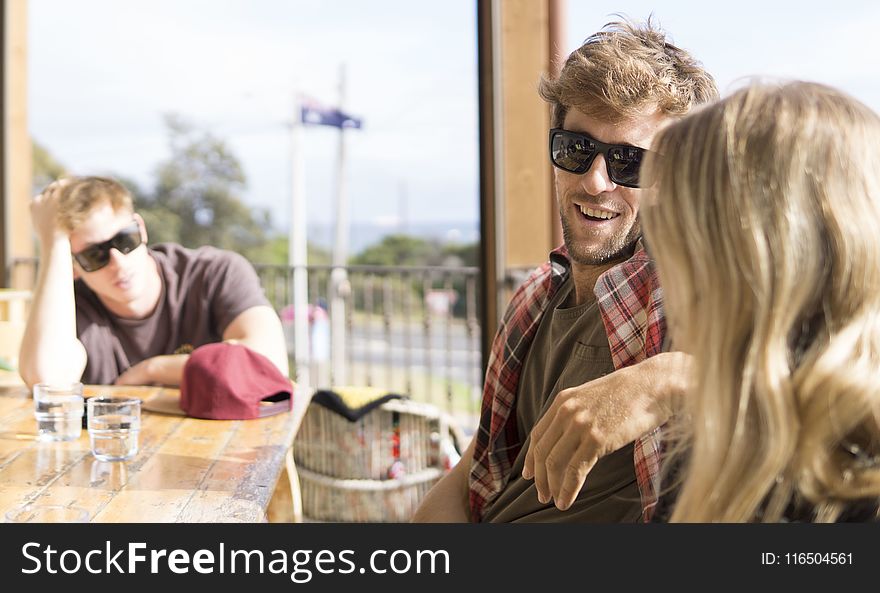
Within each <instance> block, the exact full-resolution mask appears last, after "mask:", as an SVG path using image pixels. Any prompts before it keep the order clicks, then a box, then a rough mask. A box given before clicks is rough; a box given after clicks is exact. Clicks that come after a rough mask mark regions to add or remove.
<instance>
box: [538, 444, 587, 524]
mask: <svg viewBox="0 0 880 593" xmlns="http://www.w3.org/2000/svg"><path fill="white" fill-rule="evenodd" d="M579 437H580V435H578V434H577V433H576V432H574V431H570V430H569V431H566V432H563V433H562V434H561V435H560V437H559V439H558V440H557V441H556V444H555V445H553V450H552V451H550V453H549V454H548V455H547V459H546V461H545V462H544V465H545V467H546V468H547V474H546V475H547V486H548V488H549V489H550V497H551V498H552V499H553V501H554V502H556V504H557V506H559V498H558V497H559V495H560V493H561V491H562V483H563V479H564V478H565V475H566V473H567V472H568V470H569V468H570V466H571V465H572V464H573V463H574V464H577V462H578V458H577V457H575V455H576V454H577V452H578V446H579V445H580V438H579Z"/></svg>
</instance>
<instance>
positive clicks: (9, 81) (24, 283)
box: [0, 0, 34, 288]
mask: <svg viewBox="0 0 880 593" xmlns="http://www.w3.org/2000/svg"><path fill="white" fill-rule="evenodd" d="M2 31H3V33H2V34H3V43H2V48H3V49H2V51H3V60H2V61H3V93H2V94H3V103H2V111H3V126H2V127H3V139H2V144H3V148H2V176H0V177H2V184H3V185H2V205H3V208H2V211H3V214H2V220H0V222H2V225H3V226H2V243H3V246H2V248H0V256H2V261H0V266H2V272H3V273H2V278H0V282H2V284H3V286H11V287H15V288H31V287H32V284H33V279H34V273H33V270H31V269H28V268H26V267H19V268H18V269H17V270H15V269H13V268H12V261H13V260H14V259H15V258H29V257H33V255H34V242H33V232H32V226H31V217H30V210H29V204H30V198H31V192H32V188H31V183H32V181H31V177H32V174H31V169H32V163H31V154H32V153H31V138H30V134H29V132H28V123H27V97H28V94H27V33H28V27H27V0H4V1H3V23H2Z"/></svg>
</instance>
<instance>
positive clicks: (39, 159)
mask: <svg viewBox="0 0 880 593" xmlns="http://www.w3.org/2000/svg"><path fill="white" fill-rule="evenodd" d="M31 147H32V148H31V158H32V162H33V177H32V179H33V184H34V191H35V192H39V191H40V190H42V189H43V188H44V187H46V186H47V185H49V184H50V183H52V182H53V181H55V180H56V179H59V178H61V177H64V175H66V174H67V173H66V171H65V169H64V165H62V164H61V163H59V162H58V161H56V160H55V157H53V156H52V155H51V154H50V153H49V151H48V150H46V148H45V147H44V146H43V145H42V144H40V143H39V142H37V141H36V140H32V141H31Z"/></svg>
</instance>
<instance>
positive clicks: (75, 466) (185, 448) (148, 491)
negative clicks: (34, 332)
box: [0, 386, 308, 523]
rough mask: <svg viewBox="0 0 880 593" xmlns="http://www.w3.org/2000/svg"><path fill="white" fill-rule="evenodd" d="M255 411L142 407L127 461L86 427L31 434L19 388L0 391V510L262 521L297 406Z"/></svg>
mask: <svg viewBox="0 0 880 593" xmlns="http://www.w3.org/2000/svg"><path fill="white" fill-rule="evenodd" d="M98 393H100V394H114V395H119V394H124V395H131V396H135V397H139V398H141V399H142V400H144V401H145V402H148V401H149V400H150V399H151V398H165V399H167V398H168V397H170V396H177V395H178V392H177V390H169V389H167V388H160V387H103V386H101V387H95V386H93V387H87V388H86V395H87V396H90V395H96V394H98ZM307 404H308V397H307V396H300V392H299V391H297V393H296V396H295V397H294V410H293V411H292V412H289V413H284V414H278V415H276V416H270V417H267V418H261V419H257V420H239V421H225V420H199V419H195V418H186V417H183V416H177V415H169V414H159V413H152V412H149V411H144V412H143V413H142V419H141V432H140V450H139V452H138V454H137V456H135V457H134V458H133V459H131V460H130V461H126V462H103V461H98V460H97V459H95V457H94V456H92V453H91V451H90V449H89V437H88V432H87V431H86V430H85V429H83V431H82V434H81V435H80V438H79V439H78V440H76V441H71V442H66V443H64V442H40V441H37V440H36V428H37V427H36V421H35V420H34V414H33V402H32V400H31V398H30V395H29V393H28V391H27V389H25V388H23V387H17V388H16V387H6V388H4V389H2V390H0V513H3V514H5V513H6V511H8V510H10V509H12V508H14V507H16V506H18V505H22V504H27V503H39V504H61V505H66V506H78V507H83V508H85V509H86V510H87V511H88V512H89V516H90V520H91V521H93V522H105V523H106V522H111V523H119V522H123V523H141V522H149V523H164V522H262V521H266V516H267V509H268V507H269V503H270V500H271V499H272V496H273V492H274V491H275V488H276V484H277V483H278V481H279V477H280V476H282V474H284V473H285V460H286V458H287V457H289V455H288V451H289V449H290V446H291V444H292V443H293V437H294V435H295V433H296V429H297V427H298V426H299V422H300V421H301V419H302V415H303V413H304V412H305V407H306V406H307Z"/></svg>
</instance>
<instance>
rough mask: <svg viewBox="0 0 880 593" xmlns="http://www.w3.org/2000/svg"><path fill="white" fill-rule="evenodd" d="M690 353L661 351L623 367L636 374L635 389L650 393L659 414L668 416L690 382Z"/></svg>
mask: <svg viewBox="0 0 880 593" xmlns="http://www.w3.org/2000/svg"><path fill="white" fill-rule="evenodd" d="M690 365H691V357H690V356H689V355H688V354H684V353H683V352H662V353H660V354H657V355H656V356H652V357H651V358H648V359H646V360H643V361H642V362H640V363H639V364H637V365H634V366H632V367H628V369H625V370H627V371H629V372H631V373H635V374H636V375H637V376H636V377H635V379H634V381H635V382H636V384H637V385H639V387H637V390H638V391H641V392H642V393H645V394H650V396H651V397H653V399H654V401H655V403H656V406H657V407H658V408H659V409H660V410H661V413H660V414H659V415H660V416H661V417H669V416H670V415H672V413H673V411H674V410H675V408H676V407H677V405H678V403H679V401H680V400H681V398H682V397H684V394H685V393H686V392H687V389H688V386H689V385H690V371H691V367H690Z"/></svg>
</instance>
